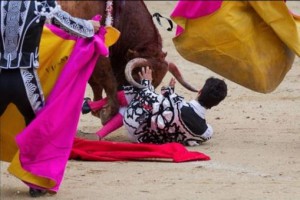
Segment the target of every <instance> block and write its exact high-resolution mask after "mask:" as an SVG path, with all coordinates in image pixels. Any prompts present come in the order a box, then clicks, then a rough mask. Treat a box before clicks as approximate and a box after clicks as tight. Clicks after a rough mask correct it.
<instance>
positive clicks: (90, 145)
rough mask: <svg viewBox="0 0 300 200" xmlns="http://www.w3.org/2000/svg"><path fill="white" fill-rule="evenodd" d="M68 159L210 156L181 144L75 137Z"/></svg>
mask: <svg viewBox="0 0 300 200" xmlns="http://www.w3.org/2000/svg"><path fill="white" fill-rule="evenodd" d="M70 159H75V160H86V161H126V160H127V161H128V160H136V161H138V160H149V159H150V160H153V159H154V160H172V161H173V162H188V161H198V160H210V157H209V156H207V155H205V154H203V153H200V152H194V151H189V150H187V149H186V148H185V147H184V146H183V145H182V144H179V143H167V144H161V145H156V144H144V143H125V142H109V141H91V140H84V139H79V138H75V140H74V144H73V148H72V151H71V154H70Z"/></svg>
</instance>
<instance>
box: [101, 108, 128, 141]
mask: <svg viewBox="0 0 300 200" xmlns="http://www.w3.org/2000/svg"><path fill="white" fill-rule="evenodd" d="M122 126H123V115H122V114H121V113H117V114H116V115H115V116H113V117H112V118H111V119H110V120H109V121H108V122H107V123H106V124H105V125H104V126H103V127H102V128H101V129H100V130H99V131H98V132H97V133H96V134H97V135H98V136H99V140H101V139H103V138H104V137H105V136H107V135H108V134H110V133H112V132H113V131H115V130H117V129H118V128H120V127H122Z"/></svg>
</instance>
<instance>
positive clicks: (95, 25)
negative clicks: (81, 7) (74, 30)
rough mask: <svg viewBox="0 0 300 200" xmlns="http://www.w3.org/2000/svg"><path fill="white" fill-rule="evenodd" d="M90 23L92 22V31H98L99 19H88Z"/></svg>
mask: <svg viewBox="0 0 300 200" xmlns="http://www.w3.org/2000/svg"><path fill="white" fill-rule="evenodd" d="M89 21H90V22H91V23H92V25H93V27H94V32H95V33H96V32H97V31H99V29H100V26H101V25H100V22H99V21H95V20H89Z"/></svg>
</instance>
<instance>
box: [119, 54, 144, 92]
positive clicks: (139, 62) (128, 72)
mask: <svg viewBox="0 0 300 200" xmlns="http://www.w3.org/2000/svg"><path fill="white" fill-rule="evenodd" d="M148 65H149V63H148V61H147V60H146V59H144V58H134V59H132V60H130V61H129V62H128V63H127V65H126V67H125V77H126V79H127V81H128V82H129V83H130V84H131V85H133V86H135V87H137V88H141V89H142V88H145V87H146V86H143V85H141V84H139V83H137V82H136V81H135V80H134V79H133V77H132V71H133V69H135V68H137V67H145V66H148Z"/></svg>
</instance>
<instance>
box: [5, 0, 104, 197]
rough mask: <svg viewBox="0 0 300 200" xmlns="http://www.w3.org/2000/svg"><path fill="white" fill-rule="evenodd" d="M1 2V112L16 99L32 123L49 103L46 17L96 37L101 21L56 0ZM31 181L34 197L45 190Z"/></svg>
mask: <svg viewBox="0 0 300 200" xmlns="http://www.w3.org/2000/svg"><path fill="white" fill-rule="evenodd" d="M0 3H1V7H0V9H1V10H0V27H1V34H0V94H1V98H0V116H2V115H3V113H4V112H5V110H6V108H7V106H8V105H9V104H10V103H13V104H15V105H16V107H17V108H18V110H19V111H20V113H21V114H22V115H23V116H24V120H25V123H26V125H28V124H29V123H30V122H31V121H32V120H33V119H34V118H35V116H36V113H37V112H38V111H39V110H40V109H41V108H42V107H43V106H44V104H45V99H44V96H43V91H42V90H41V86H40V81H39V77H38V75H37V68H38V67H39V43H40V39H41V34H42V30H43V25H44V23H45V21H46V19H47V20H50V21H51V22H52V23H53V24H54V25H56V26H58V27H60V28H63V29H64V30H66V31H68V32H69V33H71V34H73V35H76V36H79V37H92V36H93V35H94V33H95V32H96V31H98V30H99V27H100V24H99V22H96V21H90V20H83V19H79V18H74V17H72V16H70V15H69V14H68V13H66V12H64V11H63V10H61V8H60V6H59V5H58V4H57V3H56V1H55V0H36V1H31V0H23V1H20V0H16V1H4V0H1V1H0ZM28 185H29V187H30V190H29V193H30V195H31V196H32V197H35V196H40V195H42V194H44V193H45V191H44V190H41V189H37V188H36V187H34V186H33V185H30V184H28Z"/></svg>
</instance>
